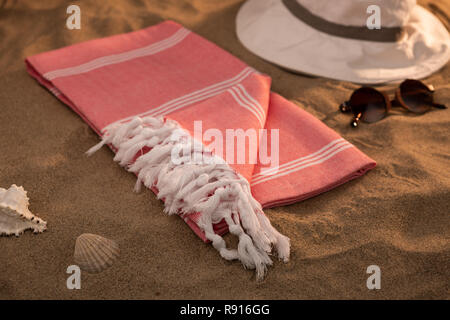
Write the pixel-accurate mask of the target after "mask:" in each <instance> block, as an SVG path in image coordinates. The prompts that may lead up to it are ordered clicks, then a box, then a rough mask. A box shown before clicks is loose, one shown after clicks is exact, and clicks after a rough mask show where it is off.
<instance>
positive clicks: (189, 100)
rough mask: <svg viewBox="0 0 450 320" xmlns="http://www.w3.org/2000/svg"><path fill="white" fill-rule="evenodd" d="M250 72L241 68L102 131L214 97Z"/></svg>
mask: <svg viewBox="0 0 450 320" xmlns="http://www.w3.org/2000/svg"><path fill="white" fill-rule="evenodd" d="M251 73H256V71H255V70H254V69H252V68H250V67H246V68H245V69H244V70H242V71H241V72H240V73H239V74H237V75H236V76H234V77H233V78H230V79H227V80H224V81H222V82H218V83H216V84H213V85H210V86H208V87H205V88H203V89H200V90H197V91H194V92H191V93H188V94H186V95H183V96H181V97H178V98H175V99H173V100H170V101H168V102H166V103H164V104H162V105H160V106H158V107H156V108H153V109H150V110H147V111H145V112H143V113H140V114H136V115H132V116H129V117H126V118H123V119H120V120H118V121H115V122H113V123H111V124H109V125H108V126H106V127H105V128H103V129H102V132H104V131H105V130H106V129H107V127H109V126H113V125H115V124H119V123H125V122H127V121H130V120H131V119H133V118H134V117H146V116H152V117H158V116H165V115H167V114H169V113H171V112H173V111H176V110H178V109H181V108H183V107H186V106H189V105H191V104H193V103H195V102H199V101H202V100H206V99H208V98H211V97H214V96H216V95H218V94H220V93H222V92H225V91H226V90H227V89H228V88H230V87H232V86H234V85H236V84H239V83H240V82H241V81H243V80H244V79H245V78H247V77H248V76H249V75H250V74H251Z"/></svg>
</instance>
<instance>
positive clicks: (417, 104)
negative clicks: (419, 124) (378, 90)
mask: <svg viewBox="0 0 450 320" xmlns="http://www.w3.org/2000/svg"><path fill="white" fill-rule="evenodd" d="M400 94H401V97H402V99H403V102H404V103H405V105H406V107H407V108H408V110H410V111H412V112H416V113H424V112H426V111H428V110H429V109H430V108H431V106H432V105H433V92H432V91H431V90H430V89H428V87H427V86H426V85H425V84H423V83H422V82H420V81H417V80H405V81H403V83H402V84H401V85H400Z"/></svg>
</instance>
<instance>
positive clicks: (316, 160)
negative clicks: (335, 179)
mask: <svg viewBox="0 0 450 320" xmlns="http://www.w3.org/2000/svg"><path fill="white" fill-rule="evenodd" d="M351 147H353V145H352V144H351V143H349V142H348V141H346V140H344V139H337V140H334V141H332V142H331V143H329V144H328V145H326V146H325V147H323V148H322V149H320V150H318V151H316V152H314V153H312V154H310V155H308V156H305V157H301V158H298V159H296V160H293V161H290V162H288V163H285V164H283V165H281V166H279V167H277V168H272V169H268V170H266V171H261V172H260V173H258V174H255V175H254V176H253V177H254V179H252V183H251V185H252V186H253V185H257V184H259V183H262V182H265V181H269V180H273V179H276V178H279V177H282V176H285V175H287V174H290V173H292V172H296V171H299V170H303V169H305V168H308V167H311V166H313V165H317V164H320V163H322V162H324V161H326V160H328V159H330V158H332V157H334V156H335V155H337V154H338V153H340V152H342V151H344V150H345V149H348V148H351Z"/></svg>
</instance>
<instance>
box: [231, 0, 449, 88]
mask: <svg viewBox="0 0 450 320" xmlns="http://www.w3.org/2000/svg"><path fill="white" fill-rule="evenodd" d="M236 31H237V35H238V38H239V40H240V41H241V42H242V44H243V45H244V46H245V47H246V48H247V49H248V50H250V51H251V52H253V53H254V54H256V55H258V56H260V57H261V58H263V59H265V60H267V61H269V62H272V63H274V64H277V65H279V66H280V67H283V68H286V69H289V70H291V71H294V72H300V73H305V74H310V75H315V76H322V77H327V78H332V79H337V80H345V81H351V82H356V83H366V84H368V83H370V84H376V83H386V82H393V81H400V80H403V79H407V78H410V79H421V78H424V77H426V76H428V75H430V74H432V73H433V72H435V71H437V70H439V69H440V68H441V67H443V66H444V65H445V64H446V63H447V62H448V60H449V59H450V35H449V33H448V31H447V29H446V28H445V27H444V25H443V24H442V23H441V22H440V21H439V20H438V19H437V18H436V17H435V16H434V15H433V14H431V13H430V12H428V11H427V10H425V9H424V8H422V7H420V6H419V5H417V6H415V7H414V9H413V10H412V11H411V14H410V18H409V21H408V23H407V25H406V26H405V33H404V34H403V36H402V38H401V39H400V40H399V41H398V42H373V41H361V40H353V39H347V38H343V37H337V36H333V35H329V34H326V33H324V32H321V31H318V30H316V29H314V28H313V27H311V26H309V25H307V24H306V23H304V22H302V21H301V20H300V19H298V18H297V17H296V16H294V15H293V14H292V13H291V12H290V11H289V10H288V9H287V8H286V7H285V6H284V4H283V3H282V2H281V1H280V0H248V1H247V2H245V3H244V4H243V5H242V7H241V8H240V10H239V13H238V15H237V18H236Z"/></svg>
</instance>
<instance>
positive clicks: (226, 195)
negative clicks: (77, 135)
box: [87, 117, 290, 279]
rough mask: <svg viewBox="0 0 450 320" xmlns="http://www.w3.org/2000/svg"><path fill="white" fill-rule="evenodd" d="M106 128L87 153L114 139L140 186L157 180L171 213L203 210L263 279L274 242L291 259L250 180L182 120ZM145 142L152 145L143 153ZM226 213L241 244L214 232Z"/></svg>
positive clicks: (217, 242)
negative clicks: (194, 135) (208, 147)
mask: <svg viewBox="0 0 450 320" xmlns="http://www.w3.org/2000/svg"><path fill="white" fill-rule="evenodd" d="M105 132H106V133H105V135H104V137H103V140H102V141H101V142H100V143H99V144H97V145H96V146H94V147H92V148H91V149H90V150H88V152H87V154H88V155H91V154H93V153H94V152H96V151H97V150H99V149H100V148H101V147H102V146H103V145H105V144H111V145H112V146H113V147H115V148H116V149H117V153H116V155H115V157H114V161H117V162H119V164H120V165H121V166H123V167H125V168H126V169H127V170H128V171H130V172H133V173H135V174H136V175H137V176H138V180H137V183H136V187H135V190H136V191H139V190H140V186H141V183H143V184H144V185H145V186H146V187H148V188H151V187H154V186H155V187H156V188H157V189H158V191H159V192H158V195H157V196H158V198H159V199H163V200H164V204H165V209H164V211H165V212H166V213H168V214H178V215H180V216H182V217H186V216H187V215H189V214H192V213H195V212H200V213H201V216H200V219H199V220H198V221H197V224H198V226H199V227H200V229H201V230H203V231H204V233H205V235H206V238H207V239H209V240H210V241H211V242H212V245H213V246H214V248H216V249H217V250H218V251H219V252H220V255H221V256H222V257H223V258H225V259H227V260H234V259H238V260H240V261H241V262H242V264H243V265H244V267H245V268H249V269H256V275H257V278H258V279H260V278H262V277H263V276H264V274H265V272H266V270H267V266H270V265H272V260H271V259H270V257H269V254H270V252H271V251H272V246H273V247H274V248H275V250H276V252H277V254H278V257H279V258H280V259H281V260H283V261H284V262H287V261H288V260H289V252H290V243H289V238H287V237H285V236H283V235H282V234H280V233H279V232H278V231H277V230H276V229H275V228H274V227H273V226H272V225H271V224H270V221H269V219H268V218H267V217H266V216H265V215H264V213H263V211H262V208H261V205H260V204H259V202H257V201H256V200H255V199H254V198H253V196H252V194H251V191H250V186H249V183H248V181H247V180H246V179H245V178H244V177H242V176H241V175H240V174H238V173H236V172H235V171H234V170H233V169H232V168H231V167H230V166H229V165H228V164H226V163H225V162H224V160H223V159H221V158H219V157H216V156H214V155H211V153H209V152H208V151H207V150H206V148H205V147H204V145H203V144H202V143H201V142H199V141H196V140H194V139H193V138H192V137H191V136H190V134H189V133H188V132H187V131H185V130H183V129H181V127H180V125H179V124H178V123H176V122H175V121H173V120H164V119H162V118H153V117H144V118H139V117H136V118H134V119H133V120H132V121H130V122H128V123H125V124H115V125H113V126H111V127H107V128H106V130H105ZM145 147H148V148H150V151H148V152H147V153H144V154H143V152H142V149H143V148H145ZM174 159H175V160H176V161H174ZM193 159H201V160H202V161H195V162H193V161H192V160H193ZM222 219H225V221H226V222H227V224H228V226H229V230H230V232H231V233H232V234H233V235H235V236H237V237H238V238H239V244H238V247H237V249H228V248H227V247H226V244H225V241H224V239H223V238H222V237H221V236H219V235H217V234H215V233H214V230H213V224H214V223H218V222H219V221H221V220H222Z"/></svg>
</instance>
